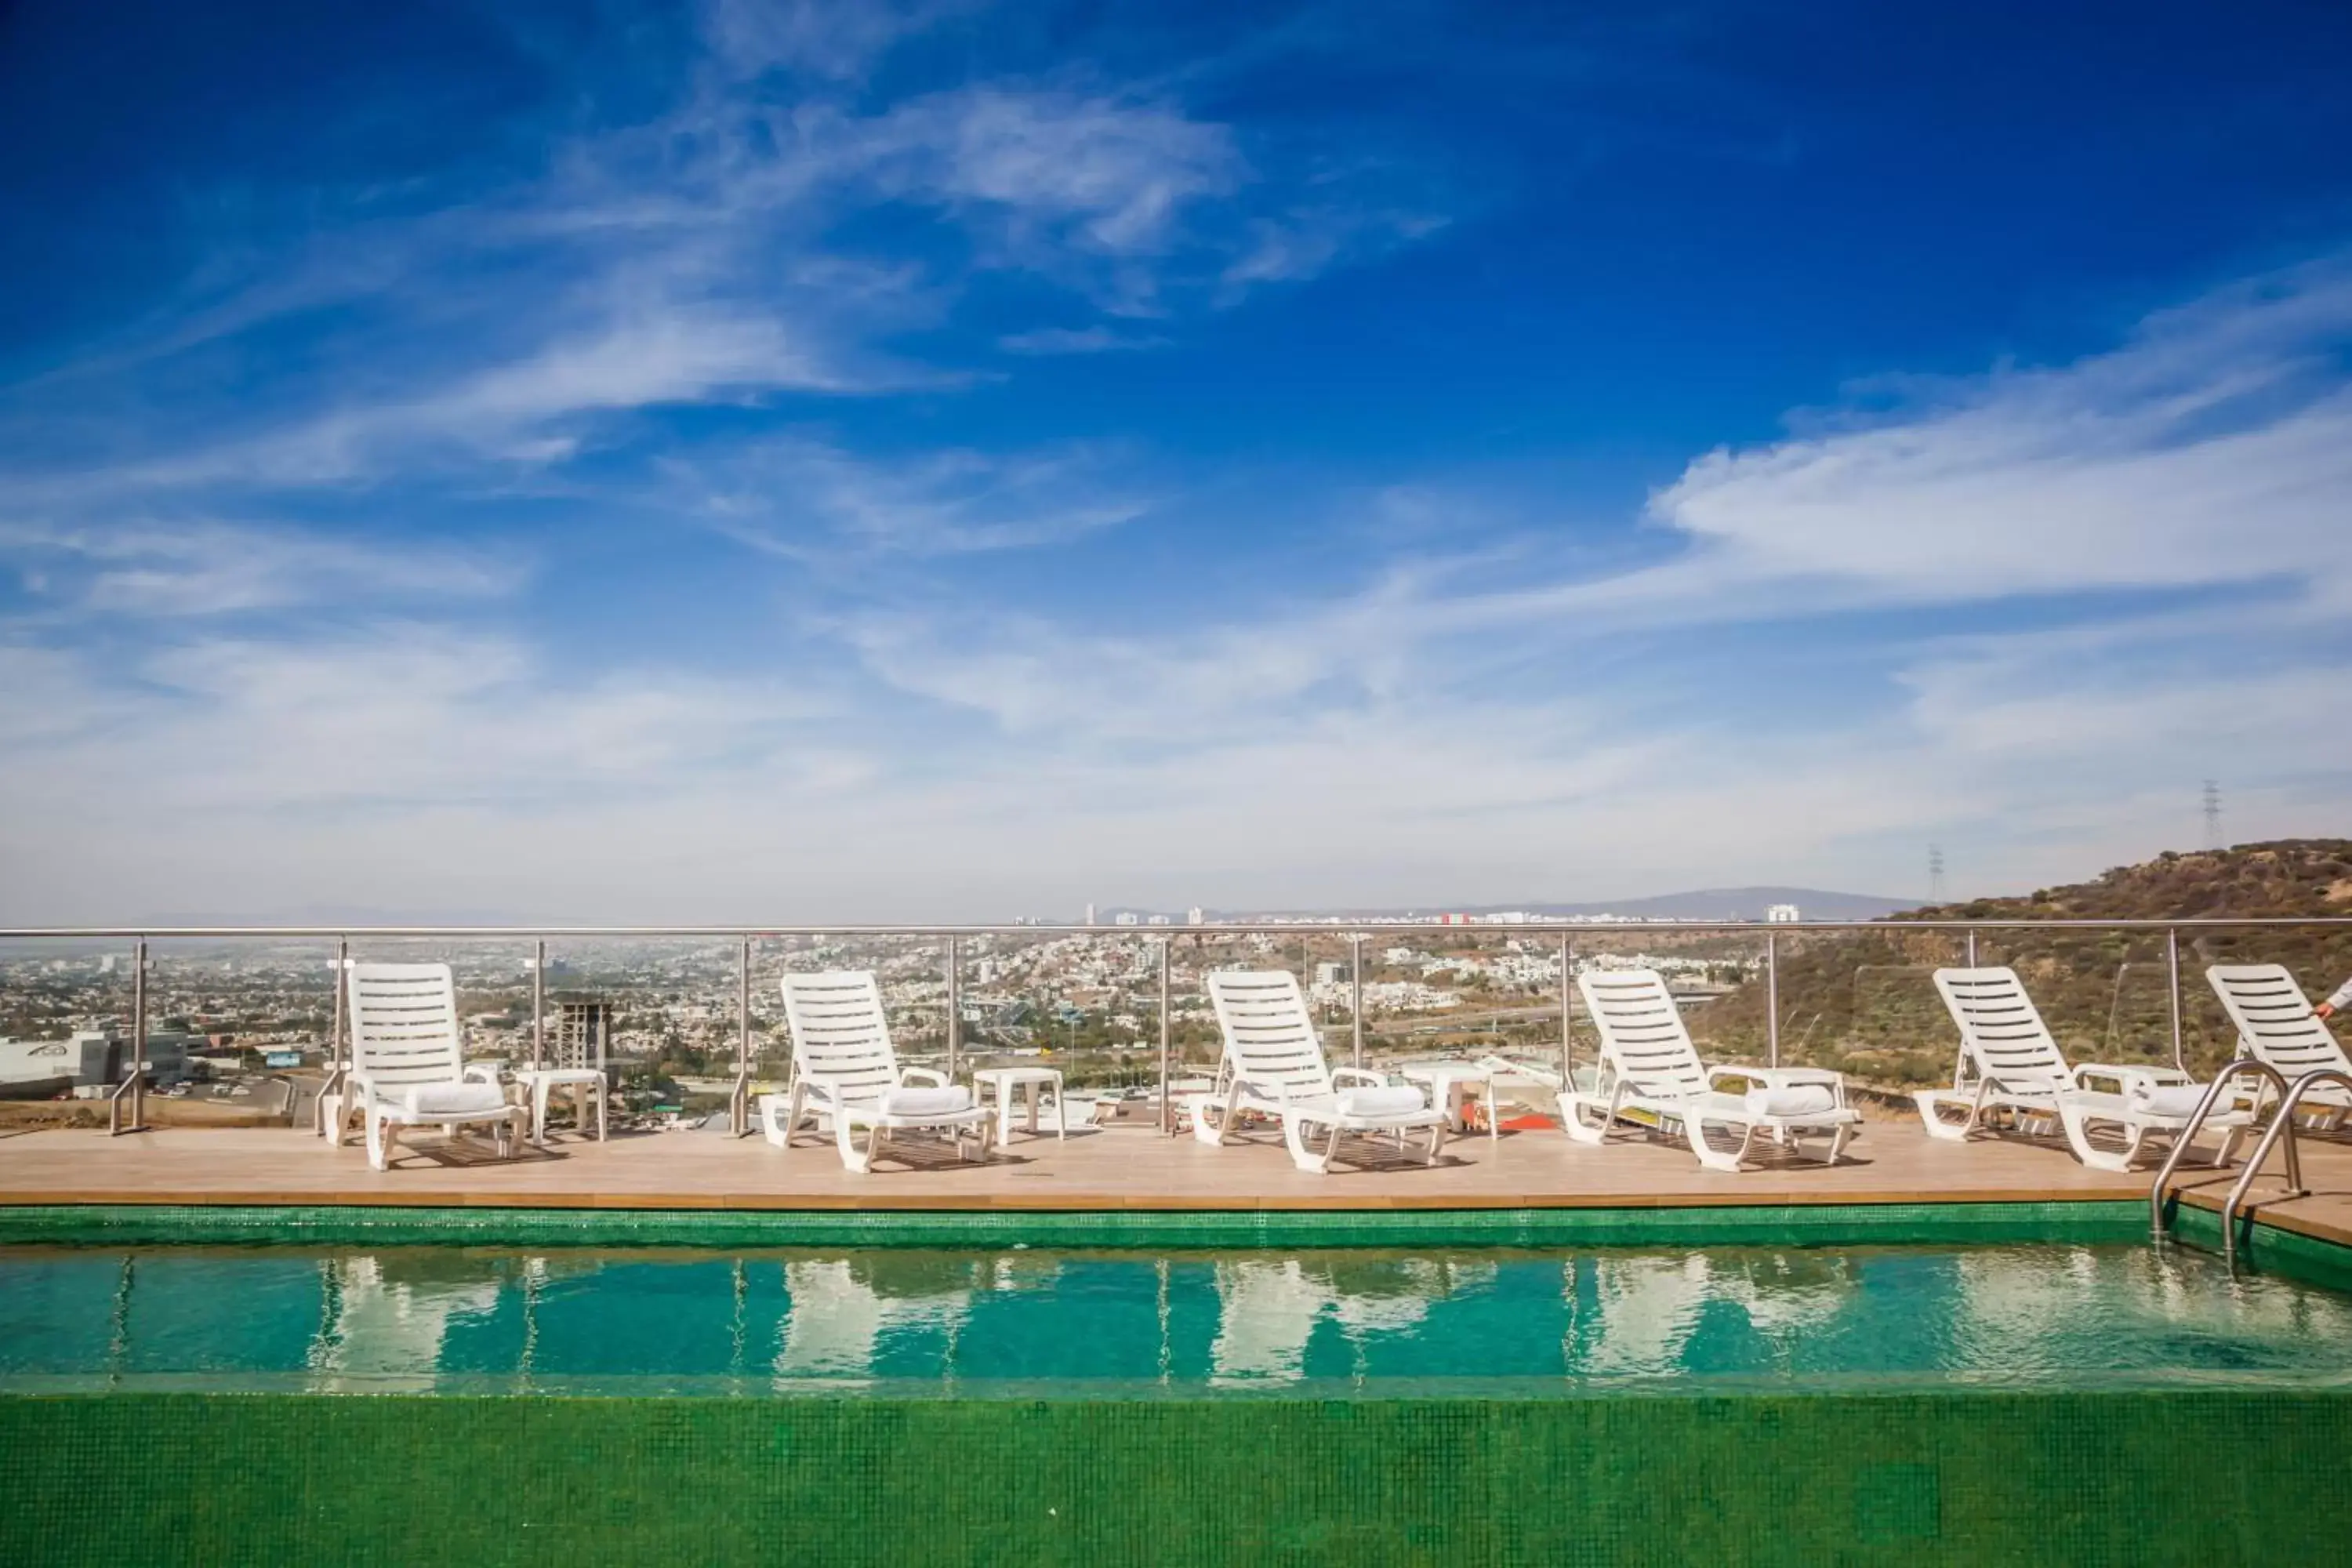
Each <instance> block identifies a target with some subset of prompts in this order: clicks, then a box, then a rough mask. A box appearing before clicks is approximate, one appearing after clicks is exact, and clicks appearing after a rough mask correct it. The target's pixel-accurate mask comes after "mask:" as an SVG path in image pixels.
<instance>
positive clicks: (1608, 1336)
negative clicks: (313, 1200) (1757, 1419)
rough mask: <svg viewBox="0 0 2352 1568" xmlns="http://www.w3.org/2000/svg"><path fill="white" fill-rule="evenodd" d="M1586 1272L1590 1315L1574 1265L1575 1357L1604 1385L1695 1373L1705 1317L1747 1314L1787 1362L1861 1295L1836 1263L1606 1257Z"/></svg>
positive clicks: (1821, 1258)
mask: <svg viewBox="0 0 2352 1568" xmlns="http://www.w3.org/2000/svg"><path fill="white" fill-rule="evenodd" d="M1586 1267H1588V1268H1590V1270H1591V1280H1592V1285H1593V1299H1592V1303H1591V1308H1590V1309H1589V1310H1580V1300H1579V1292H1578V1289H1577V1274H1578V1268H1579V1266H1578V1265H1577V1264H1575V1263H1570V1265H1569V1266H1568V1275H1567V1289H1568V1299H1569V1306H1570V1319H1571V1321H1570V1356H1571V1358H1572V1362H1573V1363H1574V1365H1575V1367H1576V1370H1578V1371H1579V1372H1580V1373H1586V1374H1588V1375H1591V1376H1599V1377H1628V1376H1661V1375H1665V1374H1669V1373H1677V1372H1683V1371H1686V1370H1689V1369H1688V1367H1687V1364H1686V1363H1687V1362H1688V1359H1689V1354H1688V1352H1689V1349H1690V1342H1691V1339H1692V1336H1693V1335H1695V1334H1696V1333H1697V1331H1698V1329H1699V1323H1700V1320H1701V1318H1702V1317H1703V1316H1704V1315H1705V1314H1706V1312H1707V1310H1709V1309H1710V1308H1719V1307H1723V1306H1729V1307H1732V1308H1735V1309H1737V1310H1739V1311H1740V1312H1741V1313H1743V1314H1744V1315H1745V1317H1746V1319H1747V1322H1748V1327H1749V1328H1750V1329H1751V1330H1753V1331H1755V1333H1756V1334H1757V1335H1758V1337H1759V1338H1760V1339H1762V1340H1763V1341H1764V1342H1766V1343H1767V1344H1768V1345H1769V1346H1771V1347H1772V1349H1773V1351H1774V1352H1775V1353H1776V1356H1777V1355H1781V1354H1785V1353H1786V1352H1787V1351H1788V1350H1789V1349H1790V1347H1791V1346H1792V1345H1793V1344H1794V1342H1796V1340H1797V1339H1798V1338H1799V1337H1800V1336H1801V1335H1802V1334H1803V1333H1805V1332H1806V1331H1809V1330H1812V1329H1818V1328H1821V1327H1822V1326H1824V1325H1826V1324H1827V1323H1829V1322H1830V1321H1831V1320H1832V1319H1834V1318H1835V1317H1836V1316H1837V1315H1838V1313H1839V1312H1840V1311H1842V1310H1844V1308H1845V1306H1846V1304H1847V1302H1848V1301H1849V1300H1851V1299H1852V1298H1853V1296H1854V1295H1855V1293H1856V1291H1857V1290H1858V1289H1859V1285H1858V1281H1857V1280H1856V1279H1855V1278H1854V1275H1853V1269H1852V1268H1851V1266H1850V1264H1849V1262H1848V1260H1847V1259H1846V1258H1842V1257H1838V1256H1835V1255H1821V1254H1802V1253H1800V1254H1794V1255H1790V1254H1782V1253H1771V1254H1764V1255H1760V1256H1759V1255H1756V1254H1732V1255H1729V1256H1727V1257H1720V1258H1719V1257H1715V1256H1711V1255H1709V1254H1706V1253H1703V1252H1693V1253H1686V1254H1684V1255H1681V1256H1679V1257H1677V1256H1671V1255H1669V1256H1665V1257H1659V1256H1656V1255H1644V1254H1640V1253H1635V1254H1631V1255H1626V1256H1618V1257H1612V1256H1609V1255H1606V1254H1602V1255H1599V1256H1596V1257H1595V1258H1592V1259H1591V1261H1590V1263H1589V1264H1588V1265H1586Z"/></svg>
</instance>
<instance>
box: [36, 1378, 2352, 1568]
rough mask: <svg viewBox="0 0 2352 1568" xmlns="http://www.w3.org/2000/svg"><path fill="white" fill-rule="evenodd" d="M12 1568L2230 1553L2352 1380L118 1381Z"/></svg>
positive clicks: (2326, 1425) (2083, 1558)
mask: <svg viewBox="0 0 2352 1568" xmlns="http://www.w3.org/2000/svg"><path fill="white" fill-rule="evenodd" d="M0 1452H5V1453H7V1454H9V1455H12V1456H15V1457H16V1458H18V1459H19V1460H20V1463H19V1465H17V1466H16V1467H15V1468H14V1469H13V1471H12V1475H11V1479H10V1482H9V1485H8V1498H7V1505H6V1507H5V1509H0V1561H5V1562H9V1563H45V1564H47V1563H57V1564H70V1563H107V1564H110V1565H113V1564H121V1563H254V1562H268V1561H278V1562H287V1563H339V1564H340V1563H387V1564H391V1563H399V1564H407V1563H419V1562H435V1561H445V1562H446V1561H464V1562H470V1563H558V1562H561V1563H753V1562H787V1561H797V1562H812V1563H892V1564H895V1565H905V1564H920V1563H959V1564H961V1563H1023V1564H1031V1563H1038V1564H1044V1563H1087V1564H1099V1563H1122V1564H1124V1563H1185V1564H1200V1563H1682V1562H1691V1563H1710V1564H1722V1563H1802V1564H1836V1563H1885V1562H1897V1561H1899V1562H1903V1563H2025V1562H2037V1563H2041V1562H2046V1563H2072V1564H2105V1563H2115V1564H2119V1565H2120V1564H2129V1565H2131V1568H2146V1565H2148V1564H2165V1563H2181V1564H2195V1565H2196V1568H2212V1565H2214V1564H2216V1563H2252V1562H2258V1561H2259V1562H2312V1563H2317V1562H2339V1561H2342V1559H2343V1548H2344V1542H2346V1541H2347V1539H2352V1486H2347V1484H2346V1482H2347V1480H2352V1473H2347V1471H2352V1460H2347V1456H2352V1395H2343V1394H2284V1395H2283V1394H2276V1393H2231V1392H2185V1393H2164V1394H1922V1395H1886V1396H1875V1397H1782V1396H1759V1397H1735V1398H1698V1399H1644V1398H1625V1399H1591V1400H1570V1401H1548V1402H1528V1403H1513V1402H1496V1401H1476V1400H1460V1401H1454V1400H1385V1401H1349V1402H1341V1403H1331V1404H1315V1403H1304V1402H1298V1403H1286V1402H1265V1403H1252V1404H1247V1405H1231V1404H1216V1403H1195V1402H1181V1401H1176V1402H1156V1403H1147V1402H1137V1403H1078V1402H1053V1403H1040V1404H1034V1405H1025V1404H986V1403H972V1404H961V1403H955V1402H939V1401H923V1402H909V1403H897V1402H891V1401H887V1400H879V1399H827V1400H800V1399H787V1400H774V1401H747V1402H740V1403H739V1402H723V1401H697V1400H663V1399H626V1400H596V1399H571V1400H544V1399H531V1398H508V1399H499V1398H488V1399H457V1398H436V1399H412V1398H404V1397H398V1396H383V1397H373V1398H365V1397H334V1396H277V1395H251V1394H247V1395H237V1394H224V1395H153V1396H148V1395H95V1396H74V1397H58V1398H5V1399H0ZM2264 1456H2270V1457H2273V1458H2278V1457H2284V1456H2293V1457H2294V1462H2293V1464H2292V1465H2284V1466H2282V1467H2281V1473H2282V1474H2283V1475H2284V1474H2292V1475H2293V1476H2294V1477H2296V1478H2298V1479H2296V1480H2295V1481H2294V1483H2293V1484H2286V1483H2284V1482H2273V1480H2272V1479H2268V1475H2267V1472H2268V1470H2269V1468H2270V1467H2269V1465H2268V1464H2267V1463H2266V1462H2265V1460H2264V1458H2263V1457H2264ZM2217 1461H2221V1462H2217Z"/></svg>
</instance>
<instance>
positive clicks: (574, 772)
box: [0, 0, 2352, 921]
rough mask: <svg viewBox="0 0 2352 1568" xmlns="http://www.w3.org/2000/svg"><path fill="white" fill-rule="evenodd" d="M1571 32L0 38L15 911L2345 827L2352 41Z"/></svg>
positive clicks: (28, 3) (1410, 869) (397, 905)
mask: <svg viewBox="0 0 2352 1568" xmlns="http://www.w3.org/2000/svg"><path fill="white" fill-rule="evenodd" d="M1549 9H1550V10H1552V11H1555V12H1557V13H1558V14H1554V15H1543V14H1540V11H1539V8H1520V7H1496V8H1494V9H1491V10H1479V9H1476V8H1465V7H1461V6H1438V5H1370V6H1367V5H1346V6H1341V5H1321V6H1318V5H1307V6H1302V7H1297V8H1289V9H1284V8H1279V7H1269V6H1262V5H1253V6H1232V7H1217V6H1209V5H1181V6H1169V7H1165V8H1154V7H1150V6H1118V7H1105V6H1095V5H1068V6H1055V5H1034V6H1018V7H1009V6H1005V7H990V6H986V5H970V4H937V5H929V4H902V5H879V4H869V5H842V6H835V5H823V4H814V3H803V4H782V5H753V4H751V3H750V0H713V3H710V4H706V5H699V6H685V5H677V6H672V5H654V6H645V7H635V6H631V5H623V4H618V3H607V4H589V5H562V4H554V3H552V0H550V3H544V4H528V5H512V6H505V7H500V6H494V5H454V4H453V5H446V6H441V7H435V6H415V7H397V8H395V7H366V8H347V7H331V6H330V7H320V6H298V5H291V4H286V5H254V4H247V5H236V4H225V5H217V6H208V7H187V6H167V5H132V4H123V5H110V6H107V7H103V8H100V7H91V6H78V5H65V4H59V3H56V0H20V3H19V4H17V5H15V6H13V7H8V8H5V9H0V144H5V146H7V147H8V148H9V149H10V150H11V153H12V155H11V156H10V157H8V158H6V159H5V160H0V206H4V207H5V211H6V212H7V213H9V214H10V219H9V221H8V222H7V223H5V225H0V748H5V755H6V758H7V761H6V763H5V768H0V918H7V919H11V920H18V921H73V920H105V919H121V918H148V917H150V916H152V915H153V914H155V913H159V912H164V911H172V910H206V911H220V912H227V913H244V914H252V915H270V916H281V917H283V916H291V915H299V913H301V912H303V911H306V910H326V909H338V910H387V911H394V912H398V913H401V914H403V915H415V916H430V915H443V914H456V913H465V914H468V915H473V914H499V915H509V916H514V917H518V918H530V919H539V918H548V919H553V918H563V919H642V920H728V921H737V920H742V921H753V920H775V921H824V920H832V919H841V920H852V919H864V920H888V919H906V920H929V919H952V918H993V917H1004V916H1009V915H1012V914H1014V913H1021V912H1044V913H1069V912H1073V911H1075V910H1076V908H1077V907H1078V906H1079V905H1080V904H1081V903H1083V902H1085V901H1087V900H1097V901H1100V902H1103V903H1113V902H1118V903H1136V904H1142V905H1146V906H1150V907H1157V908H1181V907H1183V906H1185V905H1188V904H1191V903H1195V902H1200V903H1206V904H1209V905H1212V906H1221V907H1267V906H1276V905H1279V906H1289V907H1297V906H1303V905H1317V904H1340V903H1380V904H1395V905H1404V904H1423V905H1428V904H1431V903H1439V902H1509V901H1515V900H1537V899H1571V900H1583V899H1603V898H1608V897H1612V896H1617V895H1633V894H1638V893H1643V892H1654V891H1662V890H1666V889H1673V888H1676V887H1685V886H1694V885H1727V884H1737V883H1743V882H1750V881H1775V882H1796V883H1807V884H1812V885H1820V886H1836V887H1848V888H1854V889H1864V890H1873V891H1885V892H1889V893H1894V894H1898V895H1900V894H1918V893H1924V891H1925V887H1924V884H1925V881H1926V874H1925V859H1926V852H1927V851H1926V847H1927V845H1928V844H1929V843H1931V842H1933V843H1937V844H1940V845H1942V846H1943V847H1944V848H1945V851H1946V854H1947V858H1948V860H1949V862H1950V865H1951V868H1952V869H1951V881H1952V886H1953V889H1954V890H1955V891H1956V892H1963V893H1965V892H1973V891H1988V892H1990V891H2002V890H2011V889H2023V888H2030V887H2032V886H2034V885H2036V884H2039V883H2046V882H2050V881H2054V880H2061V879H2073V878H2075V877H2078V876H2081V875H2084V874H2087V873H2091V872H2095V871H2096V870H2097V869H2099V868H2102V867H2104V866H2106V865H2108V864H2112V863H2116V862H2118V861H2121V860H2125V859H2130V858H2140V857H2142V856H2145V855H2147V854H2149V853H2152V852H2154V851H2156V850H2158V849H2160V848H2164V847H2184V846H2193V845H2194V844H2195V843H2196V842H2197V841H2198V840H2199V838H2200V835H2201V824H2200V819H2199V816H2198V791H2199V786H2200V782H2201V781H2202V780H2203V779H2204V778H2206V777H2209V776H2211V777H2216V778H2219V779H2220V780H2221V782H2222V784H2223V788H2224V791H2225V795H2226V801H2227V806H2228V826H2229V828H2230V831H2231V837H2234V838H2252V837H2273V836H2284V835H2292V834H2319V833H2338V832H2343V831H2345V830H2346V829H2347V811H2346V809H2345V803H2346V800H2347V773H2352V769H2347V765H2346V758H2347V748H2346V742H2345V740H2344V737H2345V735H2346V734H2347V731H2352V682H2347V673H2352V669H2347V666H2352V636H2348V635H2347V625H2352V620H2347V610H2352V586H2348V585H2347V583H2352V578H2347V564H2348V563H2347V556H2346V549H2345V547H2346V542H2347V538H2352V527H2347V501H2352V375H2347V368H2352V362H2347V343H2352V165H2347V163H2346V161H2345V160H2344V158H2343V156H2342V153H2343V150H2344V148H2346V147H2347V146H2352V95H2347V94H2345V93H2344V92H2343V91H2342V90H2341V84H2342V82H2343V81H2344V80H2346V79H2347V75H2352V19H2347V15H2346V14H2345V13H2344V12H2343V11H2342V10H2341V8H2339V7H2331V6H2322V5H2294V6H2262V5H2253V6H2245V7H2238V8H2233V9H2231V10H2229V11H2227V12H2223V11H2218V10H2216V9H2214V8H2213V7H2211V6H2208V5H2197V6H2187V5H2183V6H2165V5H2153V6H2146V7H2140V8H2137V9H2136V10H2135V11H2134V12H2133V13H2132V14H2131V17H2130V20H2129V23H2128V25H2127V26H2126V25H2124V24H2122V23H2121V22H2120V21H2119V20H2118V19H2117V18H2116V14H2115V13H2114V12H2113V10H2112V8H2109V7H2084V8H2081V9H2074V8H2069V7H2050V6H2033V7H2026V6H2017V7H2003V6H1990V5H1971V6H1968V7H1953V8H1950V9H1949V10H1948V11H1946V12H1944V13H1942V14H1940V15H1938V14H1933V13H1930V12H1927V11H1926V10H1924V9H1922V8H1915V7H1885V6H1868V5H1828V6H1818V7H1808V8H1802V9H1801V11H1797V12H1796V13H1795V14H1792V9H1791V8H1789V7H1780V6H1763V5H1692V6H1685V7H1679V8H1673V9H1664V8H1659V7H1654V6H1624V7H1616V8H1612V7H1605V6H1602V7H1584V8H1574V9H1570V8H1565V7H1561V8H1549ZM354 11H356V12H357V13H358V14H356V15H353V14H351V13H352V12H354Z"/></svg>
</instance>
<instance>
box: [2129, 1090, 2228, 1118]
mask: <svg viewBox="0 0 2352 1568" xmlns="http://www.w3.org/2000/svg"><path fill="white" fill-rule="evenodd" d="M2204 1098H2205V1086H2204V1085H2203V1084H2201V1083H2176V1084H2168V1085H2165V1086H2164V1087H2162V1088H2159V1089H2144V1090H2142V1091H2141V1092H2139V1093H2137V1094H2135V1095H2134V1096H2132V1105H2133V1107H2134V1109H2136V1110H2144V1111H2146V1112H2147V1113H2148V1114H2149V1115H2150V1116H2180V1117H2189V1116H2194V1115H2196V1114H2197V1106H2198V1103H2199V1102H2200V1101H2201V1100H2203V1099H2204ZM2224 1109H2226V1107H2225V1108H2224Z"/></svg>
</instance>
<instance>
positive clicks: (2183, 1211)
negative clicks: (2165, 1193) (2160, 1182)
mask: <svg viewBox="0 0 2352 1568" xmlns="http://www.w3.org/2000/svg"><path fill="white" fill-rule="evenodd" d="M2165 1213H2166V1216H2167V1218H2168V1222H2169V1224H2170V1226H2171V1234H2172V1236H2173V1237H2175V1238H2176V1239H2178V1240H2179V1241H2181V1242H2184V1243H2186V1244H2187V1245H2189V1246H2190V1247H2202V1248H2203V1249H2204V1250H2206V1251H2208V1252H2219V1251H2221V1215H2218V1214H2216V1213H2214V1212H2213V1211H2212V1210H2210V1209H2201V1208H2196V1207H2192V1206H2191V1205H2188V1204H2184V1203H2180V1202H2179V1201H2178V1200H2174V1201H2172V1202H2169V1203H2168V1204H2167V1205H2166V1208H2165ZM2238 1261H2239V1262H2240V1263H2241V1264H2242V1265H2243V1266H2244V1267H2246V1268H2252V1269H2254V1270H2256V1271H2257V1272H2260V1273H2265V1274H2281V1275H2284V1276H2285V1277H2286V1278H2288V1279H2300V1280H2302V1281H2304V1282H2305V1284H2310V1285H2320V1286H2325V1287H2326V1288H2327V1289H2331V1290H2347V1291H2352V1247H2346V1246H2343V1245H2342V1244H2340V1243H2337V1242H2333V1241H2325V1240H2322V1239H2321V1238H2320V1237H2315V1236H2305V1235H2303V1234H2302V1233H2301V1232H2299V1231H2292V1230H2284V1229H2282V1228H2280V1227H2279V1226H2274V1225H2263V1224H2262V1223H2261V1221H2260V1220H2259V1219H2258V1218H2254V1217H2249V1216H2246V1215H2241V1216H2239V1219H2238Z"/></svg>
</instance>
